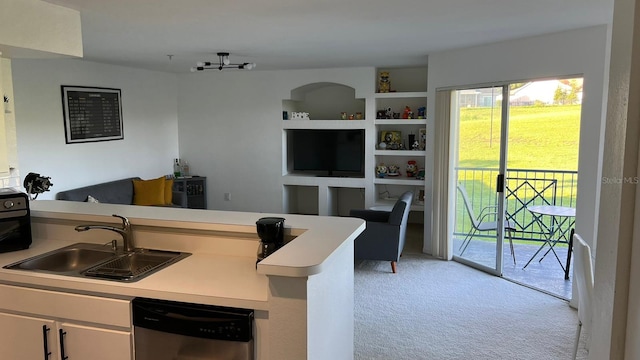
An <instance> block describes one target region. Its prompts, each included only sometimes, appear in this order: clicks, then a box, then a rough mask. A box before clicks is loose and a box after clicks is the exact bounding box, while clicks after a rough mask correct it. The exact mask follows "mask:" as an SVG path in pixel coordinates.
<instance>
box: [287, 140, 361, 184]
mask: <svg viewBox="0 0 640 360" xmlns="http://www.w3.org/2000/svg"><path fill="white" fill-rule="evenodd" d="M287 134H288V136H289V138H288V140H287V144H289V147H288V154H289V156H290V157H291V158H292V159H293V171H295V172H299V173H308V174H311V175H318V176H337V177H363V176H364V139H365V137H364V130H363V129H336V130H310V129H295V130H288V131H287Z"/></svg>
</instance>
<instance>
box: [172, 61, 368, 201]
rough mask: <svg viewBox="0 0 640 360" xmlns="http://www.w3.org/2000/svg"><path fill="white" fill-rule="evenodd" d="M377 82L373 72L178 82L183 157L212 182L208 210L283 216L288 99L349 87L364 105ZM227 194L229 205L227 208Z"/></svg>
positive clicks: (232, 75) (240, 74) (199, 76)
mask: <svg viewBox="0 0 640 360" xmlns="http://www.w3.org/2000/svg"><path fill="white" fill-rule="evenodd" d="M374 81H375V72H374V69H373V68H349V69H319V70H293V71H292V70H288V71H222V72H220V71H210V72H199V73H193V74H186V75H180V76H179V81H178V83H179V86H178V117H179V119H180V123H179V134H180V135H179V136H180V139H179V143H180V156H181V158H183V159H185V160H186V161H188V162H189V165H190V170H191V172H192V173H193V174H197V175H202V176H207V190H208V194H207V195H208V196H207V205H208V207H209V208H210V209H217V210H234V211H262V212H281V211H282V206H283V194H282V192H283V191H282V184H283V180H282V175H283V174H282V164H281V163H282V137H283V136H282V134H283V130H282V122H283V120H282V100H285V99H290V98H291V90H294V89H296V88H298V87H300V86H303V85H307V84H313V83H317V82H332V83H339V84H345V85H347V86H350V87H353V88H354V89H356V97H357V98H364V97H366V96H368V95H370V94H372V93H373V91H374ZM367 91H368V92H369V93H366V92H367ZM336 117H337V115H336ZM369 158H371V159H372V158H373V157H372V156H369ZM371 161H372V160H371ZM369 168H371V167H369ZM318 181H322V180H318ZM227 192H228V193H231V201H224V193H227Z"/></svg>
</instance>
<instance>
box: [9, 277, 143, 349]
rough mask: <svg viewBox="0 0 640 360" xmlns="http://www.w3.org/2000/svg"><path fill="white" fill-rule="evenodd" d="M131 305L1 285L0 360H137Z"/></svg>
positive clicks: (117, 301) (127, 302) (118, 300)
mask: <svg viewBox="0 0 640 360" xmlns="http://www.w3.org/2000/svg"><path fill="white" fill-rule="evenodd" d="M129 303H130V301H128V300H122V299H109V298H101V297H96V296H89V295H79V294H67V293H61V292H56V291H48V290H40V289H30V288H23V287H17V286H9V285H0V357H1V358H3V359H5V358H6V359H45V360H64V359H68V360H76V359H77V360H84V359H92V360H127V359H132V358H133V357H132V349H133V342H132V334H131V310H130V305H129Z"/></svg>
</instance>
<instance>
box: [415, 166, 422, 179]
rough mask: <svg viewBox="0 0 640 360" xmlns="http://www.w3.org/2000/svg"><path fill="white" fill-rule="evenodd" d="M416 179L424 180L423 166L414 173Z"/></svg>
mask: <svg viewBox="0 0 640 360" xmlns="http://www.w3.org/2000/svg"><path fill="white" fill-rule="evenodd" d="M416 180H424V168H421V169H419V170H418V174H417V175H416Z"/></svg>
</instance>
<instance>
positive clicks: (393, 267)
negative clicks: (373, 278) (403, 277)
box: [391, 261, 396, 274]
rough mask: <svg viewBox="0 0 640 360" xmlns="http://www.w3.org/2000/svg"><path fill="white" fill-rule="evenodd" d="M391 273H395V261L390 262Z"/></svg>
mask: <svg viewBox="0 0 640 360" xmlns="http://www.w3.org/2000/svg"><path fill="white" fill-rule="evenodd" d="M391 271H393V273H394V274H395V273H396V262H395V261H392V262H391Z"/></svg>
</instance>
